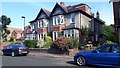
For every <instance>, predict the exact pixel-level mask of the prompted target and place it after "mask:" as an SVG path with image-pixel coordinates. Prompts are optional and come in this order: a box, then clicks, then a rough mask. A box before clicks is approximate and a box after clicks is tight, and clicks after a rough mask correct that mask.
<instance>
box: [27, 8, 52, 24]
mask: <svg viewBox="0 0 120 68" xmlns="http://www.w3.org/2000/svg"><path fill="white" fill-rule="evenodd" d="M42 12H44V13H45V15H46V16H47V18H49V15H50V13H51V12H50V11H48V10H46V9H43V8H41V9H40V11H39V13H38V15H37V17H36V18H35V20H32V21H30V22H29V23H33V22H36V20H37V19H38V18H39V16H40V14H41V13H42Z"/></svg>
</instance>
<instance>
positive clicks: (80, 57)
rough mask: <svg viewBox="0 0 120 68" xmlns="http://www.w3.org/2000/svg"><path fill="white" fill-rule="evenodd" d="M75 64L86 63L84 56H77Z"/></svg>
mask: <svg viewBox="0 0 120 68" xmlns="http://www.w3.org/2000/svg"><path fill="white" fill-rule="evenodd" d="M77 64H78V65H80V66H83V65H86V60H85V58H84V57H82V56H79V57H78V58H77Z"/></svg>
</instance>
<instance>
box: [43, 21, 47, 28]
mask: <svg viewBox="0 0 120 68" xmlns="http://www.w3.org/2000/svg"><path fill="white" fill-rule="evenodd" d="M43 27H47V20H46V19H43Z"/></svg>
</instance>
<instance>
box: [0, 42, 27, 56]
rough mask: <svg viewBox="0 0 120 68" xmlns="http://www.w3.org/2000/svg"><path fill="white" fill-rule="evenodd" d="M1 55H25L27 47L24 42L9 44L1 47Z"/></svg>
mask: <svg viewBox="0 0 120 68" xmlns="http://www.w3.org/2000/svg"><path fill="white" fill-rule="evenodd" d="M2 52H3V55H11V56H16V55H25V56H26V55H27V54H28V53H29V48H27V47H25V45H24V44H10V45H8V46H6V47H4V48H3V49H2Z"/></svg>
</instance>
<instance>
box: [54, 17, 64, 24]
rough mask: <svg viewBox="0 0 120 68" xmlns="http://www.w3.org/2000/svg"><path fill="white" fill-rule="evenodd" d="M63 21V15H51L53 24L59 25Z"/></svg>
mask: <svg viewBox="0 0 120 68" xmlns="http://www.w3.org/2000/svg"><path fill="white" fill-rule="evenodd" d="M63 23H64V16H63V15H58V16H54V17H53V25H60V24H63Z"/></svg>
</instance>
